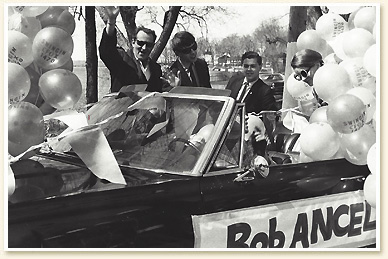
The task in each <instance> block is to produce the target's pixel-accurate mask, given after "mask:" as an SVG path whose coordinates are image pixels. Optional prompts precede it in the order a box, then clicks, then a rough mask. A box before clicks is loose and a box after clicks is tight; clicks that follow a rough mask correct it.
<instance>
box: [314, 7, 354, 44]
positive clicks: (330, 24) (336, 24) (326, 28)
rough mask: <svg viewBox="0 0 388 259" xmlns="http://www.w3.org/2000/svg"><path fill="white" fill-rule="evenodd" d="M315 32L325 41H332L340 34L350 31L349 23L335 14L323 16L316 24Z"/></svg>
mask: <svg viewBox="0 0 388 259" xmlns="http://www.w3.org/2000/svg"><path fill="white" fill-rule="evenodd" d="M315 30H316V31H317V32H318V34H319V35H320V36H321V37H322V38H323V39H325V40H332V39H334V38H335V37H337V36H338V35H339V34H341V33H343V32H345V31H348V30H349V29H348V23H347V22H346V21H345V19H344V18H342V16H340V15H339V14H335V13H327V14H323V15H322V16H321V17H319V18H318V20H317V22H316V24H315Z"/></svg>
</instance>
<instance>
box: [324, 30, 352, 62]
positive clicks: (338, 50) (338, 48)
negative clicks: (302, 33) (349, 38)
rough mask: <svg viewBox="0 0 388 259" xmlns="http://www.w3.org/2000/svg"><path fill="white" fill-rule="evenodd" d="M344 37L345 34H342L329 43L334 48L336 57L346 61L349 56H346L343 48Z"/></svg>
mask: <svg viewBox="0 0 388 259" xmlns="http://www.w3.org/2000/svg"><path fill="white" fill-rule="evenodd" d="M344 35H345V34H344V33H341V34H339V35H338V36H337V37H335V38H334V39H333V40H331V41H328V42H327V43H328V44H329V45H330V46H331V47H332V48H333V50H334V53H335V55H336V56H337V57H338V58H339V59H341V60H346V59H348V58H349V57H348V56H346V54H345V52H344V49H343V47H342V45H343V42H344Z"/></svg>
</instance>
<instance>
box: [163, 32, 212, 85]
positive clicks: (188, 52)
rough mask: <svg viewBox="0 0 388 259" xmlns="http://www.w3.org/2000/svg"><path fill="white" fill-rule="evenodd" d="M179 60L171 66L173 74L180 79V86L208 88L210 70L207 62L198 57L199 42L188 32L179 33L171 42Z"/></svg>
mask: <svg viewBox="0 0 388 259" xmlns="http://www.w3.org/2000/svg"><path fill="white" fill-rule="evenodd" d="M171 45H172V49H173V51H174V53H175V55H177V57H178V58H177V60H176V61H175V62H174V63H173V64H172V65H171V67H170V68H171V70H172V72H173V74H174V75H175V76H176V77H177V78H179V81H178V85H179V86H195V87H208V88H211V85H210V75H209V68H208V65H207V63H206V61H205V60H203V59H199V58H198V57H197V47H198V46H197V42H196V41H195V38H194V36H193V35H192V34H191V33H190V32H187V31H181V32H177V33H176V34H175V35H174V37H173V38H172V40H171Z"/></svg>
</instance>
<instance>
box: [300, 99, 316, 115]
mask: <svg viewBox="0 0 388 259" xmlns="http://www.w3.org/2000/svg"><path fill="white" fill-rule="evenodd" d="M318 107H319V104H318V101H317V99H315V98H313V99H311V100H306V101H298V108H299V110H300V111H301V112H302V113H303V114H304V115H307V116H310V115H311V114H312V113H313V112H314V111H315V110H316V109H318Z"/></svg>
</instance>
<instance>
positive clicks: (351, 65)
mask: <svg viewBox="0 0 388 259" xmlns="http://www.w3.org/2000/svg"><path fill="white" fill-rule="evenodd" d="M340 66H341V67H343V68H344V69H345V70H346V72H348V75H349V78H350V81H351V83H352V86H353V87H359V86H363V87H364V84H365V85H366V83H368V81H367V79H368V78H369V77H370V76H371V75H370V74H369V73H368V71H367V70H366V69H365V68H364V66H363V59H362V58H351V59H347V60H344V61H342V62H341V63H340Z"/></svg>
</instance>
